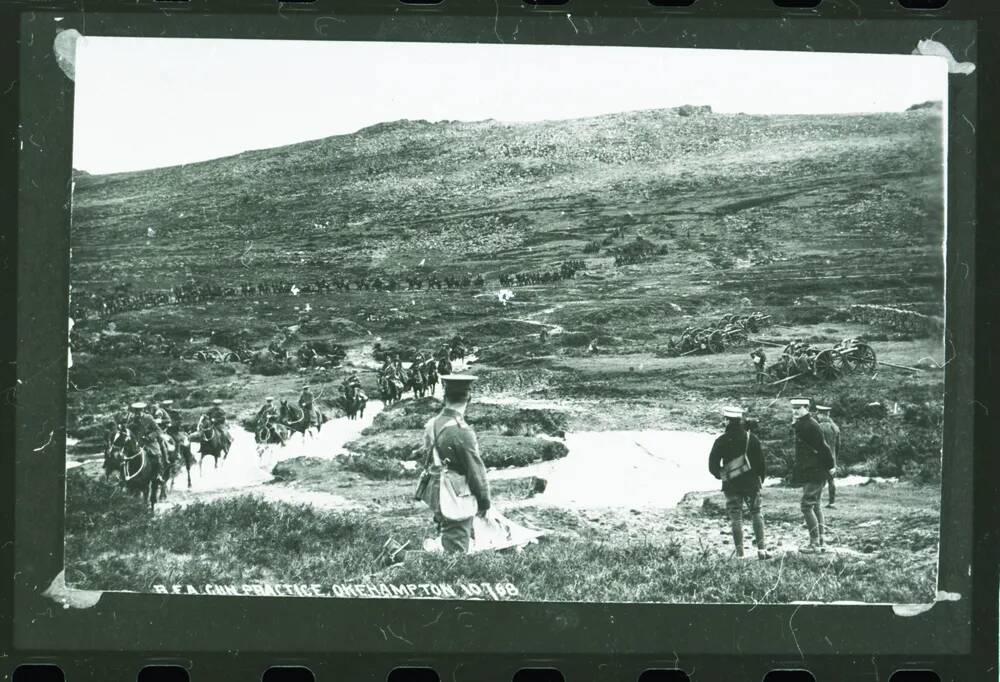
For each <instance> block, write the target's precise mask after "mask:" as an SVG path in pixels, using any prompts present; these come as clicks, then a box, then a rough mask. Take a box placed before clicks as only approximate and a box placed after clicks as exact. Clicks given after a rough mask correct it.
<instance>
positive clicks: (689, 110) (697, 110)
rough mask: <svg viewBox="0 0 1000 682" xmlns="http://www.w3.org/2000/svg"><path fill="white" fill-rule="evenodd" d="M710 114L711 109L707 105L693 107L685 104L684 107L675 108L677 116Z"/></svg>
mask: <svg viewBox="0 0 1000 682" xmlns="http://www.w3.org/2000/svg"><path fill="white" fill-rule="evenodd" d="M711 113H712V107H710V106H709V105H707V104H703V105H700V106H699V105H695V104H685V105H684V106H681V107H677V115H678V116H706V115H708V114H711Z"/></svg>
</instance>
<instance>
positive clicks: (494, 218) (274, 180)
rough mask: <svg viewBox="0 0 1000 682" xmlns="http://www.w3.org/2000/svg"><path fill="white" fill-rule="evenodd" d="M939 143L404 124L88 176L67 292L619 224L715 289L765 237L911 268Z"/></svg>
mask: <svg viewBox="0 0 1000 682" xmlns="http://www.w3.org/2000/svg"><path fill="white" fill-rule="evenodd" d="M939 130H940V114H939V112H938V111H936V110H935V109H922V110H916V111H911V112H906V113H899V114H873V115H863V116H744V115H728V114H726V115H723V114H700V115H695V116H681V115H679V113H678V111H677V110H653V111H642V112H631V113H623V114H613V115H608V116H601V117H597V118H589V119H580V120H571V121H551V122H542V123H529V124H505V123H498V122H495V121H483V122H475V123H464V122H444V123H427V122H422V121H398V122H392V123H384V124H379V125H376V126H372V127H370V128H366V129H363V130H361V131H359V132H357V133H354V134H350V135H341V136H337V137H331V138H327V139H324V140H318V141H315V142H306V143H301V144H297V145H292V146H288V147H281V148H277V149H268V150H262V151H254V152H247V153H244V154H239V155H237V156H233V157H229V158H223V159H217V160H213V161H207V162H203V163H197V164H191V165H187V166H179V167H174V168H166V169H157V170H151V171H143V172H136V173H123V174H116V175H106V176H91V175H80V176H79V177H78V178H77V183H76V191H75V195H74V239H73V248H74V251H73V254H74V262H73V267H74V272H73V279H74V283H75V284H77V285H84V284H86V285H92V286H98V287H100V286H110V285H111V284H113V283H118V282H123V281H124V282H135V283H136V285H137V286H142V287H147V286H153V287H166V286H170V285H172V284H175V283H179V282H182V281H183V280H184V278H185V277H186V276H190V275H193V276H196V277H211V278H213V279H216V280H221V281H223V282H229V281H237V282H238V281H247V280H250V279H253V278H254V277H258V276H262V275H265V274H275V273H280V274H282V275H284V274H288V275H295V276H302V277H306V276H309V275H315V274H316V273H322V272H324V271H325V270H326V269H327V268H329V267H330V266H331V265H334V266H336V267H347V268H363V267H379V268H384V269H387V270H389V271H392V270H394V269H400V268H404V267H409V266H414V265H416V264H417V263H419V262H420V261H421V260H424V259H427V260H428V263H427V266H428V267H432V268H438V269H443V268H445V267H448V266H449V265H450V264H451V263H453V262H455V261H456V260H457V261H458V263H459V264H460V265H461V266H462V267H463V268H464V267H468V268H470V269H473V270H476V271H483V272H486V273H490V272H496V271H500V270H517V269H521V268H524V267H527V266H530V265H532V264H536V263H538V264H540V263H544V262H551V261H552V260H558V259H560V258H565V257H569V256H574V257H575V256H579V252H580V249H581V247H582V246H583V245H584V244H585V243H586V242H587V241H588V240H589V239H593V238H595V237H600V236H603V235H604V233H605V232H606V231H607V230H608V229H611V228H614V227H619V226H626V227H630V228H633V229H634V231H635V232H637V233H640V234H646V235H649V236H651V237H653V238H655V239H656V241H658V242H663V243H666V244H667V245H668V246H669V247H671V248H672V249H673V250H674V251H676V252H677V253H678V260H679V261H680V264H683V265H684V267H685V268H686V269H695V270H696V271H699V272H705V273H706V274H710V273H711V272H712V271H713V267H712V265H713V263H712V257H713V256H719V255H722V256H731V257H739V256H740V255H741V254H740V251H741V250H742V249H743V248H744V245H746V244H747V243H748V242H754V241H755V240H759V241H760V242H761V243H760V244H759V245H758V246H760V247H762V250H765V251H771V252H773V253H774V254H775V255H778V254H785V255H789V256H794V257H795V258H796V259H799V258H803V257H804V258H805V262H806V263H809V264H810V266H812V265H813V263H812V261H813V259H815V257H816V256H817V255H819V254H824V253H827V252H829V250H831V249H836V251H838V252H839V253H840V255H841V257H842V258H844V259H845V262H852V261H856V260H862V261H863V260H865V255H866V253H867V254H869V255H870V253H871V250H872V246H873V244H872V243H871V241H872V239H875V240H876V241H877V245H878V246H879V247H880V248H882V247H884V246H891V247H892V248H895V249H900V250H901V252H907V253H910V254H913V255H918V253H917V251H918V248H919V247H924V246H927V245H929V244H934V245H937V244H939V243H940V233H939V225H940V220H941V210H942V208H941V196H940V192H938V191H937V187H939V186H940V182H941V150H940V144H939ZM150 229H151V230H153V231H154V232H155V237H152V238H149V237H148V236H147V235H148V232H147V231H148V230H150ZM719 246H721V251H723V252H725V253H723V254H719V253H718V250H717V248H716V247H719ZM126 256H127V258H126ZM929 263H930V261H927V262H926V263H924V262H922V261H921V262H919V264H921V265H927V264H929ZM914 264H915V265H916V264H918V263H914ZM719 265H726V263H725V262H721V263H719Z"/></svg>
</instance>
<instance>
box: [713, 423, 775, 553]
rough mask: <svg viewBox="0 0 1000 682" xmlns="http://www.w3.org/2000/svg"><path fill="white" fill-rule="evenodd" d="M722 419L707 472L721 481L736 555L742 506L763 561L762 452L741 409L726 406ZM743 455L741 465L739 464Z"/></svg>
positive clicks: (740, 548)
mask: <svg viewBox="0 0 1000 682" xmlns="http://www.w3.org/2000/svg"><path fill="white" fill-rule="evenodd" d="M723 416H724V417H725V418H726V431H725V433H723V434H722V435H721V436H719V437H718V438H716V439H715V443H714V444H713V445H712V452H711V454H710V455H709V458H708V470H709V472H710V473H711V474H712V475H713V476H715V477H716V478H718V479H722V492H723V493H724V494H725V496H726V511H728V512H729V520H730V523H731V528H732V533H733V545H734V546H735V548H736V556H737V557H739V558H742V557H743V505H744V504H745V505H747V508H748V510H749V512H750V518H751V522H752V523H753V533H754V537H755V539H756V540H757V558H759V559H767V558H768V553H767V550H766V546H765V544H764V517H763V516H762V515H761V486H762V485H763V482H764V476H765V475H766V468H765V464H764V453H763V452H762V450H761V447H760V441H759V440H758V439H757V436H755V435H754V434H752V433H750V432H749V431H748V430H747V429H746V428H745V426H744V423H743V410H742V409H740V408H737V407H727V408H725V409H724V410H723ZM744 456H745V457H746V462H745V463H744V462H742V461H741V460H743V457H744ZM736 472H741V473H736ZM734 474H735V475H734Z"/></svg>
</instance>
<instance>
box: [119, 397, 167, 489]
mask: <svg viewBox="0 0 1000 682" xmlns="http://www.w3.org/2000/svg"><path fill="white" fill-rule="evenodd" d="M130 409H131V413H130V414H129V417H128V420H127V422H126V424H125V425H126V426H127V427H128V429H129V431H131V432H132V433H133V434H134V435H135V437H136V438H137V439H138V440H139V442H140V443H141V444H142V445H144V446H147V447H150V448H152V449H153V451H154V452H155V453H156V456H157V458H158V459H159V461H160V467H159V468H160V471H161V472H164V471H166V470H167V465H168V454H167V446H166V443H165V442H164V440H163V431H161V430H160V427H159V425H158V424H157V423H156V420H155V419H154V418H153V415H151V414H150V413H149V412H147V411H146V403H142V402H139V403H133V404H132V405H131V406H130Z"/></svg>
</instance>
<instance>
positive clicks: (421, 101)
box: [73, 37, 948, 173]
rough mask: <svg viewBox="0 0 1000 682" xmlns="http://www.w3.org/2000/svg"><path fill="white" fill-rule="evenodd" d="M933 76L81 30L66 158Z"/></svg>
mask: <svg viewBox="0 0 1000 682" xmlns="http://www.w3.org/2000/svg"><path fill="white" fill-rule="evenodd" d="M947 78H948V76H947V67H946V64H945V62H944V60H943V59H939V58H935V57H918V56H910V55H856V54H839V53H812V52H763V51H756V52H754V51H737V50H731V51H730V50H689V49H665V48H635V47H613V48H608V47H577V46H534V45H510V44H508V45H492V44H445V43H362V42H327V41H297V42H288V41H263V40H200V39H178V38H104V37H85V38H81V39H80V40H79V42H78V43H77V62H76V101H75V121H74V142H73V166H74V168H78V169H82V170H86V171H88V172H91V173H111V172H118V171H125V170H138V169H143V168H154V167H159V166H170V165H176V164H181V163H189V162H192V161H202V160H206V159H212V158H217V157H220V156H227V155H230V154H236V153H238V152H241V151H246V150H248V149H261V148H265V147H275V146H280V145H284V144H291V143H294V142H301V141H304V140H312V139H318V138H322V137H327V136H330V135H337V134H341V133H349V132H353V131H355V130H358V129H359V128H363V127H365V126H368V125H372V124H374V123H378V122H380V121H387V120H398V119H427V120H431V121H436V120H442V119H448V120H454V119H458V120H482V119H487V118H494V119H497V120H501V121H535V120H542V119H565V118H577V117H582V116H593V115H599V114H606V113H611V112H616V111H630V110H635V109H654V108H661V107H673V106H678V105H681V104H709V105H711V106H712V107H713V109H714V110H716V111H720V112H745V113H796V114H798V113H802V114H808V113H854V112H869V111H901V110H903V109H905V108H906V107H908V106H909V105H911V104H914V103H917V102H923V101H927V100H939V99H940V100H944V99H945V97H946V93H947Z"/></svg>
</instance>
